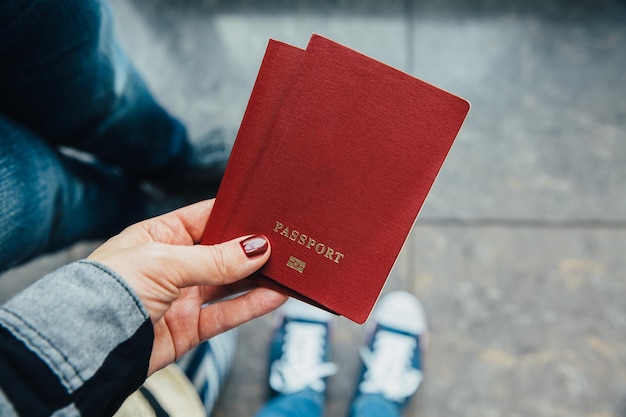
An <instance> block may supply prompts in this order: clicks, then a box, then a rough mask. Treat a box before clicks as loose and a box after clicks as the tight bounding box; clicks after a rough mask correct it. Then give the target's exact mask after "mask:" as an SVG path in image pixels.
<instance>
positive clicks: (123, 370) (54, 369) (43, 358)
mask: <svg viewBox="0 0 626 417" xmlns="http://www.w3.org/2000/svg"><path fill="white" fill-rule="evenodd" d="M153 337H154V333H153V329H152V324H151V322H150V318H149V316H148V313H147V311H146V310H145V308H144V307H143V306H142V304H141V302H140V300H139V298H138V297H137V295H136V294H135V293H134V292H133V291H132V290H131V289H130V287H128V285H127V284H126V283H125V282H124V281H123V280H122V279H121V278H120V277H119V276H118V275H116V274H115V273H114V272H113V271H111V270H109V269H108V268H107V267H105V266H103V265H101V264H98V263H95V262H90V261H79V262H75V263H72V264H69V265H67V266H65V267H63V268H60V269H59V270H57V271H55V272H53V273H51V274H50V275H47V276H46V277H44V278H42V279H41V280H39V281H38V282H36V283H35V284H33V285H31V286H30V287H28V288H27V289H26V290H24V291H22V292H21V293H19V294H17V295H16V296H15V297H13V298H12V299H10V300H9V301H7V302H6V303H5V304H3V305H2V306H0V415H2V416H11V415H15V416H29V417H30V416H49V415H59V416H61V415H62V416H106V415H112V414H114V412H115V411H116V410H117V408H118V407H119V406H120V404H121V403H122V402H123V401H124V399H125V398H126V397H127V396H128V395H130V394H131V393H132V392H133V391H134V390H136V389H137V388H138V387H139V386H140V385H141V384H142V383H143V381H144V380H145V378H146V375H147V371H148V363H149V358H150V353H151V349H152V342H153Z"/></svg>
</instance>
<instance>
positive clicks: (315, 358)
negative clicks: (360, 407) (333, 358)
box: [269, 322, 337, 394]
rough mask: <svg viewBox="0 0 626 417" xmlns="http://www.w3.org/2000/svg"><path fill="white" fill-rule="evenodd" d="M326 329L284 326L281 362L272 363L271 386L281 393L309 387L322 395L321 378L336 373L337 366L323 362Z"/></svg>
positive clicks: (304, 325)
mask: <svg viewBox="0 0 626 417" xmlns="http://www.w3.org/2000/svg"><path fill="white" fill-rule="evenodd" d="M325 336H326V328H325V326H324V325H322V324H314V323H301V322H290V323H287V325H286V326H285V343H284V345H283V355H282V357H281V359H279V360H277V361H275V362H274V363H272V366H271V372H270V380H269V382H270V386H271V387H272V388H273V389H274V390H276V391H278V392H282V393H284V394H291V393H294V392H298V391H301V390H303V389H304V388H307V387H309V388H311V389H313V390H315V391H318V392H323V391H324V389H325V387H326V385H325V384H324V381H323V378H325V377H327V376H331V375H333V374H335V373H336V372H337V365H335V364H334V363H330V362H324V343H325Z"/></svg>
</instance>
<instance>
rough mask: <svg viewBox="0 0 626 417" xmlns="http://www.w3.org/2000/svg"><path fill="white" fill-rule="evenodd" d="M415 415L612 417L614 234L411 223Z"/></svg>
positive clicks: (617, 299) (619, 382)
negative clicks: (418, 333) (418, 372)
mask: <svg viewBox="0 0 626 417" xmlns="http://www.w3.org/2000/svg"><path fill="white" fill-rule="evenodd" d="M415 235H416V246H415V254H414V256H415V258H416V261H415V262H416V264H418V265H419V268H418V269H416V270H415V271H414V274H413V275H412V277H411V278H412V279H413V280H414V285H415V286H414V289H413V292H414V293H415V294H417V295H418V296H419V297H420V298H421V299H422V301H423V303H424V305H425V308H426V311H427V313H428V316H429V321H430V325H431V344H430V349H429V352H428V356H427V360H426V373H427V377H426V382H425V384H424V386H423V390H422V392H421V393H420V398H419V401H418V403H417V404H415V410H416V412H417V415H419V416H423V417H424V416H425V417H428V416H435V415H464V416H502V415H507V416H529V415H532V416H537V417H539V416H569V415H576V416H610V415H617V413H618V412H619V410H618V408H619V406H620V404H622V403H623V401H624V395H625V394H626V391H625V390H624V387H626V339H625V336H624V333H623V332H621V331H619V330H618V329H621V328H623V327H624V325H625V324H626V304H624V303H623V295H624V293H625V291H626V283H625V281H624V279H623V276H622V275H623V271H624V270H625V268H626V260H625V258H624V256H623V247H624V244H626V232H624V231H621V230H586V229H579V230H576V229H569V230H563V229H548V228H543V229H533V228H519V229H515V230H512V229H510V228H497V227H494V228H490V227H485V228H481V227H473V228H472V227H470V228H456V227H450V228H445V227H443V228H442V227H418V228H417V229H416V230H415Z"/></svg>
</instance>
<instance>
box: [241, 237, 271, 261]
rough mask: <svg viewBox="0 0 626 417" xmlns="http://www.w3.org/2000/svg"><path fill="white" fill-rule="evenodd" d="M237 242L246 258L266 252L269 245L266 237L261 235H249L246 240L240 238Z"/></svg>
mask: <svg viewBox="0 0 626 417" xmlns="http://www.w3.org/2000/svg"><path fill="white" fill-rule="evenodd" d="M239 244H240V245H241V249H243V251H244V253H245V254H246V256H247V257H248V258H254V257H255V256H259V255H263V254H264V253H265V252H267V248H268V247H269V243H267V238H266V237H265V236H263V235H255V236H250V237H249V238H247V239H246V240H242V241H241V242H240V243H239Z"/></svg>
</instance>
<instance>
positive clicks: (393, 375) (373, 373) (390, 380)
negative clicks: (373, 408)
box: [359, 330, 423, 402]
mask: <svg viewBox="0 0 626 417" xmlns="http://www.w3.org/2000/svg"><path fill="white" fill-rule="evenodd" d="M375 337H376V338H375V340H374V343H373V346H372V350H371V351H370V350H369V349H367V348H366V347H364V348H362V349H361V357H362V358H363V363H364V364H365V366H366V368H367V370H366V371H365V375H364V378H363V381H362V382H361V384H360V385H359V389H360V390H361V392H363V393H366V394H382V395H383V396H384V397H385V398H387V399H389V400H391V401H396V402H402V401H404V400H405V399H406V398H408V397H409V396H411V395H412V394H413V393H414V392H415V391H417V388H418V387H419V385H420V383H421V382H422V379H423V374H422V372H421V371H420V370H418V369H415V368H413V367H412V366H411V359H412V358H413V351H414V349H415V346H416V344H417V341H416V340H415V339H414V338H412V337H408V336H403V335H400V334H397V333H392V332H388V331H385V330H380V331H378V332H377V333H376V336H375Z"/></svg>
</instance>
